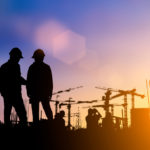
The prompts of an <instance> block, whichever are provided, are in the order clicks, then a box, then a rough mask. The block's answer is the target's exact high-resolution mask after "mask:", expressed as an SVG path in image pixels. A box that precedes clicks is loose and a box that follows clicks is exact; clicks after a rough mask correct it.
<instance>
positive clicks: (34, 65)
mask: <svg viewBox="0 0 150 150" xmlns="http://www.w3.org/2000/svg"><path fill="white" fill-rule="evenodd" d="M38 67H42V68H47V69H49V68H50V66H49V65H48V64H46V63H44V62H42V63H36V62H34V63H33V64H31V65H30V67H29V68H30V69H31V68H38Z"/></svg>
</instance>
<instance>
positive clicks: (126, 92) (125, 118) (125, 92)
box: [111, 89, 145, 127]
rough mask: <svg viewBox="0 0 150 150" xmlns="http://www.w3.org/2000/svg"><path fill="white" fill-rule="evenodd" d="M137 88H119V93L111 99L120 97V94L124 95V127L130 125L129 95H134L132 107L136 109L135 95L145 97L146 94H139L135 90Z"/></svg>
mask: <svg viewBox="0 0 150 150" xmlns="http://www.w3.org/2000/svg"><path fill="white" fill-rule="evenodd" d="M135 91H136V89H132V90H128V91H124V90H118V92H119V94H117V95H114V96H112V97H111V99H114V98H117V97H120V96H124V127H128V114H127V109H128V108H127V105H128V104H127V95H128V94H130V95H131V96H132V99H131V100H132V104H131V107H132V109H134V107H135V99H134V96H140V97H141V98H144V97H145V96H144V95H142V94H138V93H136V92H135Z"/></svg>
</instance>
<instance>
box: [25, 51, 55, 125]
mask: <svg viewBox="0 0 150 150" xmlns="http://www.w3.org/2000/svg"><path fill="white" fill-rule="evenodd" d="M44 57H45V54H44V52H43V50H41V49H37V50H36V51H35V52H34V54H33V56H32V58H34V60H35V62H34V63H33V64H32V65H31V66H30V67H29V70H28V75H27V94H28V96H29V97H30V103H31V105H32V113H33V122H34V123H35V124H36V123H38V122H39V102H41V103H42V106H43V109H44V111H45V114H46V116H47V118H48V120H52V119H53V114H52V111H51V108H50V104H49V100H50V99H51V97H52V92H53V79H52V72H51V69H50V66H49V65H47V64H45V63H44V62H43V60H44Z"/></svg>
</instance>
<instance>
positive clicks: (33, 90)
mask: <svg viewBox="0 0 150 150" xmlns="http://www.w3.org/2000/svg"><path fill="white" fill-rule="evenodd" d="M9 55H10V59H9V60H8V62H6V63H5V64H3V65H2V66H1V68H0V92H1V95H2V96H3V98H4V122H5V124H6V125H10V124H11V121H10V114H11V109H12V107H14V108H15V110H16V112H17V115H18V116H19V120H20V124H22V125H26V124H27V115H26V110H25V106H24V103H23V99H22V94H21V85H26V87H27V94H28V96H29V98H30V103H31V105H32V113H33V122H34V123H35V124H36V123H38V121H39V102H41V103H42V105H43V109H44V111H45V114H46V116H47V118H48V120H52V118H53V115H52V111H51V108H50V104H49V100H50V99H51V97H52V91H53V79H52V72H51V69H50V66H49V65H47V64H45V63H44V62H43V60H44V57H45V54H44V52H43V50H41V49H37V50H36V51H35V52H34V54H33V56H32V58H33V59H34V60H35V61H34V63H33V64H32V65H31V66H30V67H29V70H28V75H27V81H26V80H25V79H24V78H23V77H22V76H21V72H20V65H19V61H20V59H21V58H23V56H22V52H21V50H20V49H19V48H13V49H12V50H11V51H10V53H9Z"/></svg>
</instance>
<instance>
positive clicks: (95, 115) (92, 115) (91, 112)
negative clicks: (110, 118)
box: [86, 108, 102, 130]
mask: <svg viewBox="0 0 150 150" xmlns="http://www.w3.org/2000/svg"><path fill="white" fill-rule="evenodd" d="M101 117H102V116H101V114H100V113H99V112H98V110H97V109H91V108H89V109H88V115H87V116H86V123H87V129H88V130H96V129H98V127H99V123H98V121H99V119H100V118H101Z"/></svg>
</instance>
